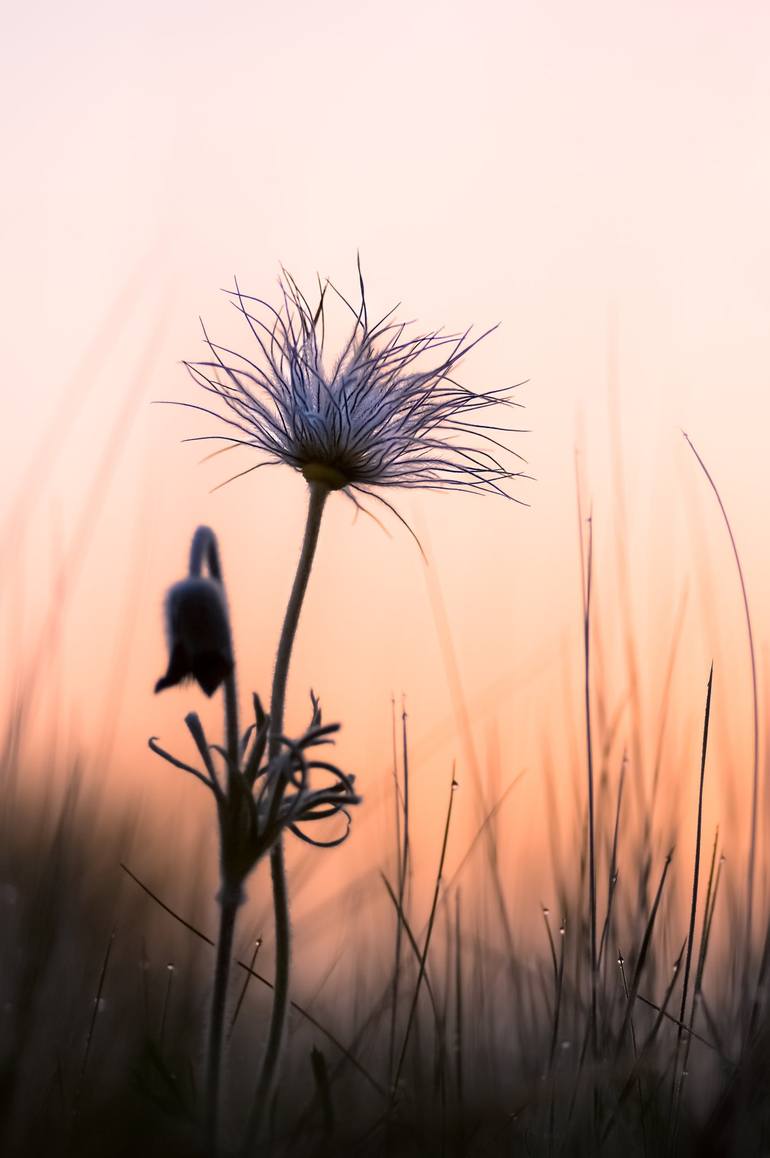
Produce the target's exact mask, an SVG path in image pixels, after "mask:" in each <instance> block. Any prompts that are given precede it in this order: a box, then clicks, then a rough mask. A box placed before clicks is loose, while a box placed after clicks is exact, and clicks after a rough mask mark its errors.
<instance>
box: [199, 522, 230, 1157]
mask: <svg viewBox="0 0 770 1158" xmlns="http://www.w3.org/2000/svg"><path fill="white" fill-rule="evenodd" d="M204 561H205V562H206V563H207V564H208V569H209V573H210V575H211V577H212V579H215V580H216V581H217V582H218V583H220V584H222V587H223V590H224V581H223V578H222V566H221V563H220V559H219V547H218V544H217V539H216V535H215V534H214V532H213V531H211V530H210V529H209V528H208V527H199V528H198V530H197V531H196V533H195V536H194V538H193V542H192V546H191V548H190V574H191V575H200V573H201V570H202V567H203V563H204ZM223 690H224V701H225V746H226V751H227V777H226V783H227V787H226V794H225V800H224V801H223V802H221V803H220V805H219V817H220V842H221V853H222V872H221V887H220V891H219V897H218V902H219V935H218V937H217V959H216V965H215V966H214V987H213V990H212V994H211V1015H210V1019H209V1035H208V1043H207V1053H206V1135H207V1141H208V1151H209V1153H210V1154H211V1155H216V1154H218V1153H219V1101H220V1087H221V1079H222V1045H223V1042H224V1026H225V1007H226V1005H227V987H228V981H229V978H230V964H231V960H232V955H233V939H234V936H235V921H236V918H237V915H238V909H239V907H240V904H241V901H242V900H243V891H242V888H241V881H240V880H233V879H231V877H230V876H229V875H228V873H227V870H226V864H225V856H224V851H225V831H226V820H227V818H228V817H229V813H230V809H231V808H233V807H235V808H237V807H238V797H237V795H236V791H237V788H236V783H235V781H236V778H237V775H238V767H239V763H240V731H239V725H238V692H237V689H236V684H235V672H234V670H233V671H230V673H229V674H228V675H227V677H226V679H225V681H224V689H223Z"/></svg>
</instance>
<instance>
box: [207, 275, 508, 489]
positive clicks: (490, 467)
mask: <svg viewBox="0 0 770 1158" xmlns="http://www.w3.org/2000/svg"><path fill="white" fill-rule="evenodd" d="M359 272H360V271H359ZM330 288H333V287H330V286H329V285H328V284H327V285H326V286H324V287H323V288H322V290H321V293H320V298H319V301H318V303H317V305H316V306H315V307H311V305H310V304H309V302H308V300H307V299H306V297H305V296H304V295H303V294H302V293H301V291H300V290H299V288H298V287H297V285H296V283H295V282H294V280H293V279H292V278H291V276H290V275H288V274H286V273H284V275H283V278H282V281H281V301H280V304H279V306H278V307H277V308H276V307H275V306H272V305H270V304H269V303H268V302H266V301H263V300H262V299H260V298H255V297H251V296H249V295H247V294H244V293H242V292H241V290H240V289H239V288H238V286H237V283H236V289H235V291H234V292H231V293H230V296H231V299H232V301H233V303H234V305H235V306H236V307H237V308H238V310H239V311H240V313H241V314H242V315H243V317H244V319H245V321H246V322H247V324H248V326H249V328H250V331H251V338H252V340H253V343H254V350H253V352H252V353H251V354H250V355H249V356H247V355H246V354H237V353H235V352H234V351H233V350H230V349H228V348H226V347H224V346H220V345H217V344H216V343H215V342H213V341H212V340H211V339H209V337H208V335H206V342H207V344H208V348H209V350H210V353H211V358H210V359H208V360H206V361H201V362H188V363H186V365H187V368H188V370H189V371H190V373H191V375H192V376H193V378H194V379H195V381H196V382H197V383H198V384H199V385H200V386H202V387H203V388H204V389H205V390H206V391H208V392H209V393H210V394H211V395H212V396H213V399H214V402H215V403H218V404H219V409H212V408H209V407H206V406H197V405H195V404H190V403H188V404H187V405H193V406H194V408H196V409H199V410H204V411H205V412H207V413H210V414H215V415H216V416H217V417H218V418H220V419H223V420H224V421H225V422H226V423H227V424H228V426H229V427H230V433H229V435H222V436H216V435H213V436H204V437H213V438H217V437H221V439H222V441H225V442H229V443H230V444H231V445H233V446H239V445H240V446H246V447H251V448H253V449H254V450H256V451H258V452H259V453H260V461H259V463H257V464H256V465H265V464H268V463H285V464H287V465H288V466H292V467H294V468H295V469H296V470H298V471H301V472H302V474H303V475H304V476H305V478H306V479H307V480H308V482H320V483H322V484H324V485H325V486H326V487H327V488H328V489H329V490H343V489H344V490H345V491H346V493H347V494H348V495H349V497H351V498H354V495H353V493H352V492H359V493H363V494H367V495H372V497H375V498H378V499H380V500H381V501H385V500H383V499H382V497H381V496H380V495H377V494H374V493H373V492H372V488H380V487H401V488H417V487H419V488H427V489H431V490H454V491H473V492H485V493H494V494H501V495H506V496H507V497H512V496H510V495H509V494H508V492H507V491H506V489H505V484H506V483H507V482H508V481H509V480H511V479H513V478H514V477H516V476H517V475H518V474H520V472H519V471H514V470H511V469H509V467H508V466H506V465H505V461H504V459H505V456H506V455H508V456H509V455H511V454H513V452H512V451H511V450H510V449H509V448H507V447H505V446H504V445H503V444H502V443H501V442H500V441H499V439H498V437H497V434H498V433H499V431H500V430H504V429H508V428H505V427H500V426H494V425H489V424H485V423H484V422H479V421H477V420H476V419H477V418H478V416H479V413H480V412H482V411H486V410H489V408H490V407H493V406H496V405H499V404H501V403H503V404H507V405H513V403H511V401H510V399H509V398H507V397H504V396H503V395H501V392H500V391H497V390H491V391H487V392H485V393H475V392H474V391H472V390H469V389H467V388H466V387H464V386H461V385H460V384H459V383H458V382H457V381H456V380H455V379H454V377H453V374H454V371H455V369H456V367H457V364H458V363H459V362H460V360H461V359H462V358H463V357H464V356H465V355H466V354H467V353H468V352H469V351H470V350H471V349H472V348H473V347H474V346H475V345H476V344H477V343H478V342H479V341H481V338H483V337H485V336H486V335H484V334H482V335H481V337H478V338H475V339H473V340H471V339H470V337H469V333H467V332H466V333H464V334H459V335H458V334H454V335H446V334H443V333H442V332H440V331H431V332H428V333H424V334H419V335H416V336H411V335H410V334H409V333H408V332H407V331H408V327H407V325H406V323H403V322H396V321H394V320H392V314H393V311H391V312H390V313H388V314H386V315H385V317H383V318H381V319H380V320H379V321H377V322H375V323H374V324H372V323H370V321H369V316H368V311H367V305H366V295H365V290H364V283H363V279H362V278H361V280H360V304H359V305H358V307H357V308H354V307H353V306H352V305H349V304H348V303H347V302H345V305H346V306H347V307H348V309H349V310H350V311H351V313H352V314H353V324H352V330H351V332H350V335H349V337H348V339H347V341H346V342H345V344H344V345H343V347H342V350H341V351H340V353H339V354H338V356H337V358H336V360H335V361H334V362H333V363H332V364H329V363H328V362H327V359H326V356H325V351H324V345H325V332H326V325H325V323H326V317H325V314H326V309H327V298H328V296H329V290H330ZM333 292H336V291H333ZM342 300H343V301H344V299H342ZM204 333H205V331H204ZM515 457H516V458H518V457H519V456H518V455H515ZM252 469H255V467H254V466H252V467H249V468H248V470H252ZM248 470H247V471H243V472H241V473H248ZM236 477H238V476H236ZM354 501H356V500H355V498H354ZM387 505H389V504H387Z"/></svg>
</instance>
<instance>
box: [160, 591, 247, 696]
mask: <svg viewBox="0 0 770 1158" xmlns="http://www.w3.org/2000/svg"><path fill="white" fill-rule="evenodd" d="M165 612H166V633H167V636H168V648H169V662H168V669H167V671H166V674H165V675H164V676H162V677H161V679H159V680H158V682H157V683H156V685H155V691H156V692H160V691H163V689H164V688H170V687H174V686H175V685H176V684H179V683H181V682H182V681H183V680H185V679H193V680H196V681H197V683H198V684H199V685H200V687H201V688H202V689H203V691H204V692H205V693H206V695H207V696H211V695H213V694H214V692H215V691H216V690H217V688H218V687H219V685H220V684H221V683H222V682H223V680H224V679H225V678H226V677H227V676H228V675H229V674H230V672H231V671H232V670H233V649H232V642H231V638H230V621H229V617H228V613H227V605H226V603H225V597H224V593H223V591H222V585H221V584H220V583H219V582H218V581H217V580H216V579H208V578H204V577H201V576H190V577H189V578H187V579H183V580H181V582H179V583H175V584H174V586H173V587H171V588H170V589H169V592H168V594H167V596H166V608H165Z"/></svg>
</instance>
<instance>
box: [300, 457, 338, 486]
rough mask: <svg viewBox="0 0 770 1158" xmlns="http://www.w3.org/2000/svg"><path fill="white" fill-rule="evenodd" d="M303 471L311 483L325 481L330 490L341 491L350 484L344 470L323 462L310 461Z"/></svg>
mask: <svg viewBox="0 0 770 1158" xmlns="http://www.w3.org/2000/svg"><path fill="white" fill-rule="evenodd" d="M302 473H303V475H304V476H305V478H306V479H307V481H308V482H309V483H313V482H315V483H323V484H324V486H327V487H328V488H329V490H330V491H339V490H342V488H343V487H346V486H347V485H348V481H349V480H348V479H346V478H345V476H344V474H343V473H342V471H339V470H337V468H336V467H333V466H327V465H326V464H325V463H323V462H308V463H305V465H304V466H303V467H302Z"/></svg>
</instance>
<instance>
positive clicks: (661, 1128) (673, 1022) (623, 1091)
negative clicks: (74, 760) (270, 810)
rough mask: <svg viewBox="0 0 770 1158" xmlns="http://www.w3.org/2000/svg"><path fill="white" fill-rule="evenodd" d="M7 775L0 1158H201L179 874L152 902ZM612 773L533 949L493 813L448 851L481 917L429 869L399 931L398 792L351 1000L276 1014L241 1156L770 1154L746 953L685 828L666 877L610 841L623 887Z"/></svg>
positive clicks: (247, 986)
mask: <svg viewBox="0 0 770 1158" xmlns="http://www.w3.org/2000/svg"><path fill="white" fill-rule="evenodd" d="M706 736H707V728H704V739H705V738H706ZM4 772H5V776H6V781H7V784H6V790H5V792H4V793H3V800H4V811H3V821H2V845H1V847H0V857H1V858H2V868H1V871H0V889H1V893H0V904H2V950H1V957H0V969H1V972H0V985H1V987H2V988H1V990H0V1000H1V1001H2V1019H3V1020H2V1038H1V1039H0V1047H1V1053H0V1152H1V1153H2V1154H3V1155H7V1156H9V1158H11V1156H14V1155H38V1154H39V1155H58V1154H74V1155H78V1156H90V1155H93V1156H95V1158H96V1156H101V1155H108V1154H109V1155H112V1156H118V1158H119V1156H122V1155H135V1154H142V1155H145V1156H153V1155H158V1156H161V1155H162V1156H164V1158H175V1156H177V1155H178V1156H180V1158H182V1156H185V1158H186V1156H189V1158H193V1156H195V1155H202V1154H204V1153H205V1147H204V1146H203V1144H202V1142H201V1140H200V1139H201V1129H200V1118H201V1101H202V1099H201V1092H200V1070H201V1052H202V1041H203V1035H204V1029H205V1022H206V1016H207V1002H208V986H209V984H210V980H209V979H210V969H211V959H212V952H213V950H212V948H211V945H210V944H207V943H206V941H205V930H202V929H197V931H196V928H195V921H196V917H195V914H196V912H200V911H201V907H200V896H199V893H200V887H201V886H200V884H199V883H198V882H197V880H196V879H192V880H191V879H190V878H189V876H186V874H184V873H182V874H179V875H177V876H176V878H175V879H174V880H172V881H169V883H168V886H167V887H168V890H169V894H170V895H165V896H164V895H161V893H162V892H163V889H162V887H160V886H159V885H158V883H157V881H153V882H150V881H147V880H141V878H138V876H137V874H134V875H133V876H132V875H131V874H132V873H133V869H132V868H131V866H130V865H125V867H121V860H122V859H123V858H124V857H128V858H129V859H130V856H131V849H132V846H133V837H134V826H133V824H132V822H131V821H125V822H124V823H123V824H122V826H121V825H120V824H119V823H117V822H116V820H115V819H114V817H111V816H110V814H109V812H108V811H106V809H105V807H104V801H103V800H101V801H100V800H98V799H96V798H95V797H94V795H93V793H88V792H85V791H81V790H80V789H79V787H78V778H77V775H76V774H75V773H73V775H72V776H71V778H70V782H69V788H68V789H67V791H66V792H65V793H64V796H63V798H57V797H56V794H55V793H54V792H52V791H50V792H48V794H47V795H46V796H45V797H43V796H41V795H40V794H39V793H37V794H36V793H34V792H24V793H21V794H19V792H18V791H17V790H16V789H15V787H14V785H15V784H18V781H17V779H16V776H15V775H14V771H13V768H12V754H11V756H9V757H8V759H7V760H6V764H5V767H4ZM625 775H626V773H625V768H624V769H622V770H621V772H620V774H619V776H618V777H616V778H615V782H614V783H613V784H611V783H610V780H611V779H612V778H611V777H610V776H609V775H608V773H607V770H606V769H604V768H598V769H597V792H596V803H595V809H594V813H595V815H594V821H595V823H594V825H593V826H589V824H588V814H586V824H585V826H584V828H583V831H582V832H580V831H577V832H575V834H574V847H572V848H571V849H568V848H566V847H565V848H563V849H562V862H563V863H564V864H569V865H571V866H572V868H571V869H570V870H569V871H567V872H563V871H562V874H561V877H560V878H559V884H558V893H559V896H558V905H557V906H555V907H554V911H553V912H549V911H547V910H544V911H543V923H544V928H543V937H542V942H541V945H540V946H538V947H537V949H533V948H532V947H526V946H523V945H522V944H521V943H520V941H519V937H518V935H517V929H516V923H515V920H514V918H513V916H512V915H511V914H510V912H509V906H508V904H507V900H506V882H505V880H504V879H503V877H502V874H501V873H500V871H499V869H498V842H499V840H500V831H499V824H498V815H497V812H498V810H497V809H496V808H495V807H494V806H493V807H492V808H491V809H490V810H489V812H488V816H487V819H486V822H485V823H484V824H482V825H481V826H480V827H479V830H478V832H477V833H476V838H475V841H474V842H473V845H472V847H471V849H470V852H471V853H472V855H473V857H474V858H476V860H477V861H479V862H480V863H481V864H482V866H483V872H482V874H481V875H482V876H483V878H484V879H483V884H482V885H480V886H479V887H480V888H481V893H480V894H479V895H481V894H482V893H483V896H484V898H485V899H484V902H483V904H484V909H485V912H484V916H483V919H482V918H481V916H480V912H481V908H480V906H481V904H482V902H481V900H478V901H477V902H474V900H473V899H472V897H471V895H470V888H469V887H465V886H464V887H463V889H462V890H461V889H460V887H459V878H458V874H457V873H455V874H454V875H452V874H449V873H447V871H446V869H445V866H444V864H443V854H442V860H441V863H440V864H439V865H437V873H436V886H435V893H434V900H433V905H432V906H431V907H430V915H429V919H428V920H427V921H424V920H423V918H421V919H420V926H419V927H417V926H414V927H413V925H412V921H411V919H410V915H409V907H408V904H407V898H408V897H409V895H410V879H409V878H410V874H411V862H410V856H409V847H408V808H406V809H405V808H404V805H405V804H407V805H408V799H407V798H405V797H404V795H403V788H402V795H401V805H402V810H401V816H400V821H399V836H398V840H399V857H398V863H397V864H395V858H393V859H394V864H395V867H393V866H391V868H390V870H389V875H388V874H383V877H384V878H385V880H380V881H379V882H378V884H379V885H383V890H384V889H387V894H388V897H389V901H388V904H389V905H390V913H389V917H390V919H389V921H388V922H387V924H385V923H383V930H382V939H381V940H382V943H381V944H380V946H379V952H378V953H377V954H376V955H375V957H374V959H372V960H365V959H364V954H363V952H361V951H358V950H357V947H356V946H355V945H354V944H351V945H350V946H349V960H348V962H347V965H346V968H347V973H345V976H346V977H347V978H348V980H347V981H345V982H343V981H342V980H340V982H339V984H338V985H337V986H336V988H335V986H334V985H330V986H328V987H327V988H326V990H325V993H327V994H328V995H327V996H325V997H324V999H323V1000H321V999H320V998H319V999H318V1000H313V999H312V998H311V999H310V1001H309V1002H308V1006H307V1007H305V1006H302V1005H301V1002H302V996H301V995H300V993H299V991H297V992H295V997H297V999H298V1001H299V1002H300V1007H298V1006H295V1007H294V1008H293V1011H292V1016H291V1021H290V1033H289V1038H288V1043H287V1046H286V1050H285V1056H284V1064H283V1068H282V1075H281V1079H280V1081H279V1084H278V1089H277V1093H276V1096H275V1099H274V1104H273V1106H272V1112H271V1115H270V1125H269V1137H268V1138H266V1139H265V1140H264V1143H263V1145H262V1146H261V1148H260V1152H262V1153H264V1154H270V1155H276V1156H278V1155H297V1156H298V1158H302V1156H304V1155H317V1156H323V1155H337V1154H339V1155H344V1154H350V1155H370V1154H371V1155H394V1156H401V1155H403V1156H405V1158H406V1156H410V1155H415V1156H417V1155H426V1156H433V1155H447V1156H452V1158H460V1156H468V1158H471V1156H475V1155H479V1156H481V1155H504V1154H512V1155H518V1154H527V1155H529V1154H531V1155H538V1156H539V1155H543V1156H546V1155H547V1156H551V1155H595V1154H607V1155H614V1154H622V1155H624V1158H632V1156H636V1155H638V1156H639V1158H648V1156H654V1158H658V1156H659V1155H662V1154H697V1155H714V1156H716V1155H736V1156H738V1155H740V1156H742V1158H743V1156H748V1155H754V1154H756V1155H760V1154H765V1153H767V1152H768V1147H769V1146H770V1020H768V1005H767V992H766V975H767V966H768V948H767V942H766V941H765V942H764V945H763V942H762V938H763V935H764V931H763V930H757V931H756V932H755V935H754V936H753V940H754V941H755V945H754V950H753V951H752V952H749V949H748V947H747V945H746V943H745V940H743V938H744V937H745V930H746V922H745V913H744V912H741V911H740V901H739V900H738V899H737V897H736V895H735V894H736V892H737V890H733V891H732V893H731V890H730V886H729V884H726V877H727V873H726V872H725V871H724V862H723V859H722V857H721V855H720V850H719V847H718V843H717V840H716V839H714V840H713V841H712V839H711V838H709V840H708V842H706V841H705V839H704V838H703V834H702V833H701V832H700V831H699V829H698V830H696V845H695V847H694V848H691V849H690V852H689V853H688V852H685V851H683V850H682V851H681V854H680V851H679V850H678V851H677V854H676V855H674V856H673V858H672V857H669V856H666V855H663V856H660V857H658V856H657V855H655V854H654V853H653V852H652V851H651V844H650V840H649V833H648V834H647V836H646V837H645V834H644V829H643V827H642V829H641V832H640V835H639V836H638V837H637V836H633V837H631V836H629V841H631V840H632V841H633V842H634V849H633V857H634V859H633V864H634V866H635V873H634V879H630V877H629V872H628V865H629V860H630V857H631V848H630V847H629V846H624V832H623V823H622V817H623V815H624V807H623V794H624V791H625V786H624V779H625ZM402 784H403V780H402ZM448 796H449V800H450V804H449V809H448V812H447V826H449V824H450V823H451V800H452V798H453V794H452V792H451V791H450V792H449V794H448ZM590 827H593V828H594V860H595V866H596V882H597V883H596V888H595V890H593V892H592V890H591V889H590V888H589V879H590V873H589V867H588V866H589V864H590V860H591V858H590V843H589V841H587V840H586V836H587V833H588V829H589V828H590ZM585 850H588V851H585ZM693 853H694V854H695V857H697V858H698V859H699V860H700V862H701V863H700V865H699V873H698V880H699V890H698V891H697V892H696V893H694V894H693V896H692V897H691V901H690V908H689V912H688V911H687V910H686V909H684V910H682V911H677V910H676V908H675V907H672V906H671V905H669V904H668V895H669V893H670V891H671V889H672V880H673V878H674V877H675V876H677V875H678V876H679V880H680V883H681V882H682V880H685V881H689V883H688V884H686V889H687V890H689V889H690V888H691V887H692V883H693V880H694V876H693V869H694V859H695V858H694V856H693ZM619 864H622V866H623V867H624V869H625V872H624V873H621V872H620V871H619ZM127 869H128V870H130V871H127ZM185 880H186V884H183V883H182V882H183V881H185ZM153 886H154V887H153ZM148 890H152V892H153V893H155V895H151V893H150V892H148ZM156 890H157V891H156ZM383 890H381V893H382V892H383ZM362 895H363V896H364V898H365V896H366V894H365V893H364V894H362ZM364 903H366V902H365V899H364ZM164 904H166V905H169V909H165V908H164V907H163V905H164ZM183 905H184V906H185V907H186V909H185V911H182V906H183ZM169 910H170V911H169ZM556 914H558V915H556ZM180 918H181V920H180ZM187 920H190V922H191V923H190V925H187V926H186V925H184V924H183V923H182V921H187ZM493 926H494V927H495V928H496V935H494V937H493V934H492V932H491V929H492V927H493ZM248 927H249V922H248V920H246V921H245V923H244V929H248ZM266 927H269V926H266ZM680 928H683V930H684V931H683V932H682V933H681V936H680V937H679V939H678V940H677V934H678V933H679V931H680ZM394 942H395V943H394ZM237 948H238V953H237V955H238V957H239V959H240V962H241V965H240V967H239V968H237V969H236V971H235V974H236V976H235V979H234V982H233V984H232V986H231V997H230V1009H229V1014H228V1018H229V1026H230V1029H229V1032H230V1037H229V1059H228V1066H227V1074H226V1087H227V1099H226V1114H225V1130H226V1132H227V1130H228V1129H231V1130H232V1136H233V1139H234V1142H233V1145H235V1139H237V1138H239V1137H240V1136H241V1131H240V1125H241V1123H242V1121H243V1119H244V1116H245V1115H246V1114H247V1112H248V1106H249V1099H250V1097H251V1095H252V1094H253V1077H254V1074H255V1072H256V1066H257V1063H258V1060H259V1053H260V1042H261V1036H260V1035H261V1034H263V1033H264V1025H265V1020H266V1016H267V1009H268V1000H269V990H268V982H269V976H266V974H267V973H268V972H269V968H268V965H267V964H266V965H265V966H264V969H265V973H264V974H263V973H262V972H261V968H262V964H261V959H260V958H259V956H258V955H257V954H256V951H255V945H254V942H253V941H252V942H251V944H250V945H249V944H248V943H247V937H246V933H244V940H243V941H242V943H241V944H240V945H239V946H238V947H237ZM541 950H542V951H541ZM298 952H299V953H300V955H301V952H302V946H301V944H300V946H299V947H298ZM594 955H595V956H594ZM300 959H301V957H300ZM267 960H268V961H269V957H268V958H267ZM594 960H595V963H596V965H595V968H593V967H592V962H593V961H594ZM251 966H253V967H254V968H253V972H252V973H250V972H249V968H250V967H251ZM300 968H301V967H300ZM343 972H344V971H343ZM233 1152H234V1151H233Z"/></svg>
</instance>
